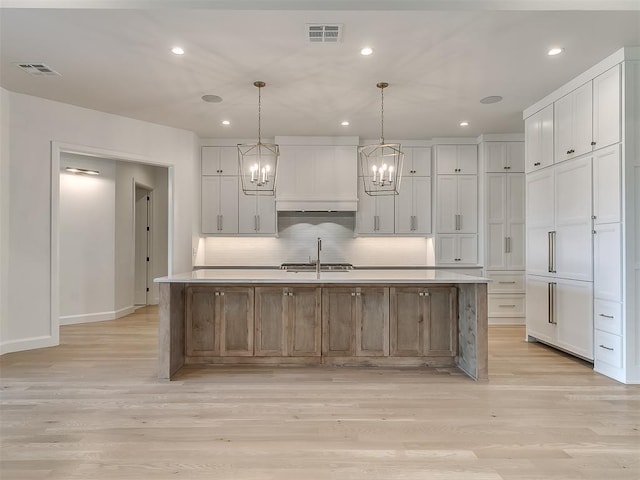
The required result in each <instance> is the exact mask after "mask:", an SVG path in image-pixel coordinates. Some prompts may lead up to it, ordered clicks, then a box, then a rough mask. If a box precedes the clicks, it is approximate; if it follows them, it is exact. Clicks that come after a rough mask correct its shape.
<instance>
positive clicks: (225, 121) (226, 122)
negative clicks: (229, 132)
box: [222, 120, 231, 125]
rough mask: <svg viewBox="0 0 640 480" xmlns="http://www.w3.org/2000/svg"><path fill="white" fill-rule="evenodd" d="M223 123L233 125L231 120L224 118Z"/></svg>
mask: <svg viewBox="0 0 640 480" xmlns="http://www.w3.org/2000/svg"><path fill="white" fill-rule="evenodd" d="M222 124H223V125H231V122H230V121H229V120H222Z"/></svg>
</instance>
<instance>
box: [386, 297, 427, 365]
mask: <svg viewBox="0 0 640 480" xmlns="http://www.w3.org/2000/svg"><path fill="white" fill-rule="evenodd" d="M421 291H422V290H420V289H418V288H392V289H391V322H390V329H391V331H390V338H391V346H390V347H391V348H390V349H391V355H392V356H399V357H406V356H409V357H416V356H422V354H423V351H424V331H425V328H424V321H425V318H424V315H425V311H424V310H425V308H424V297H423V296H420V295H419V293H420V292H421Z"/></svg>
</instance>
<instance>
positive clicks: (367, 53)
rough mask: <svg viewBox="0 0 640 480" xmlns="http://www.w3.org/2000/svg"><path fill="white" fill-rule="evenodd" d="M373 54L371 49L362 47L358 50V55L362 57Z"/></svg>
mask: <svg viewBox="0 0 640 480" xmlns="http://www.w3.org/2000/svg"><path fill="white" fill-rule="evenodd" d="M372 53H373V49H371V47H364V48H363V49H362V50H360V55H363V56H365V57H367V56H369V55H371V54H372Z"/></svg>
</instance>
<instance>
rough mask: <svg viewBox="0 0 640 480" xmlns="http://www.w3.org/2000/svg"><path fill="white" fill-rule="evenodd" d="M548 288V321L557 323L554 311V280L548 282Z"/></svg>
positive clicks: (553, 323)
mask: <svg viewBox="0 0 640 480" xmlns="http://www.w3.org/2000/svg"><path fill="white" fill-rule="evenodd" d="M548 288H549V290H548V295H549V323H550V324H552V325H557V324H558V322H556V315H555V311H556V283H555V282H551V283H549V287H548Z"/></svg>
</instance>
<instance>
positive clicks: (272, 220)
mask: <svg viewBox="0 0 640 480" xmlns="http://www.w3.org/2000/svg"><path fill="white" fill-rule="evenodd" d="M238 233H242V234H247V233H248V234H258V235H268V234H275V233H276V201H275V197H274V196H273V195H245V194H243V193H242V191H240V192H239V197H238Z"/></svg>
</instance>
